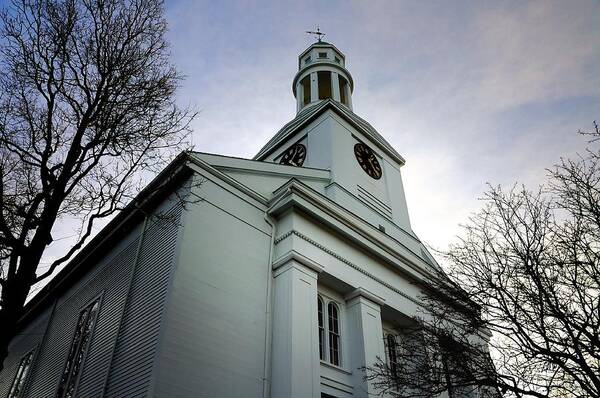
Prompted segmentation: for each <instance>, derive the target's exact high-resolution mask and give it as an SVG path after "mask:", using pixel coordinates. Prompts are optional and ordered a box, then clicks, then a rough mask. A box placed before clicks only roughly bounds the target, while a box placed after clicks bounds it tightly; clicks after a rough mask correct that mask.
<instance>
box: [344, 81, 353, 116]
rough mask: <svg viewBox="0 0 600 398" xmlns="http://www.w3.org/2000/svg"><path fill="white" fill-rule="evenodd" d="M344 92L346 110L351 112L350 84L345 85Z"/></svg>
mask: <svg viewBox="0 0 600 398" xmlns="http://www.w3.org/2000/svg"><path fill="white" fill-rule="evenodd" d="M345 86H346V87H345V88H344V90H346V98H348V108H350V110H352V90H351V89H350V83H348V84H345Z"/></svg>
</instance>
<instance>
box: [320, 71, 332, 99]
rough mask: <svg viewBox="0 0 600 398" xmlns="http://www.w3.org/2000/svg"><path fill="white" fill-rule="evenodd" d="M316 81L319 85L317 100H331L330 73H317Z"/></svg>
mask: <svg viewBox="0 0 600 398" xmlns="http://www.w3.org/2000/svg"><path fill="white" fill-rule="evenodd" d="M317 80H318V83H319V99H327V98H331V97H332V95H331V94H332V93H331V72H329V71H319V72H317Z"/></svg>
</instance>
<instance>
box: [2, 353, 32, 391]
mask: <svg viewBox="0 0 600 398" xmlns="http://www.w3.org/2000/svg"><path fill="white" fill-rule="evenodd" d="M36 351H37V347H34V348H32V349H31V350H29V351H27V352H26V353H25V354H24V355H22V356H21V359H20V360H19V366H18V367H17V373H16V374H15V376H14V377H13V381H12V383H10V388H9V389H8V395H7V398H20V397H22V396H23V393H24V392H25V389H26V388H27V383H28V382H29V377H30V375H31V368H32V366H33V361H34V359H35V354H36ZM26 358H29V363H27V368H26V369H27V373H25V377H23V370H22V368H21V366H22V365H23V361H24V360H25V359H26ZM17 382H19V383H20V384H21V386H22V388H21V389H20V390H19V391H16V392H15V391H14V388H15V386H16V385H17Z"/></svg>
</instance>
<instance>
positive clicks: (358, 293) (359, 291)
mask: <svg viewBox="0 0 600 398" xmlns="http://www.w3.org/2000/svg"><path fill="white" fill-rule="evenodd" d="M356 297H363V298H365V299H367V300H369V301H372V302H373V303H374V304H376V305H378V306H380V307H383V306H384V305H385V299H384V298H382V297H379V296H378V295H376V294H375V293H371V292H370V291H368V290H367V289H364V288H362V287H358V288H356V289H354V290H353V291H351V292H350V293H348V294H347V295H346V296H344V299H345V300H346V302H349V301H352V299H354V298H356Z"/></svg>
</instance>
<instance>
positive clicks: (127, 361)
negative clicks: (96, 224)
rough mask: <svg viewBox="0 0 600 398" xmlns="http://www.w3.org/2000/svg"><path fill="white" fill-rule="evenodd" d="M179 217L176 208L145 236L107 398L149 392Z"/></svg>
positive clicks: (150, 228)
mask: <svg viewBox="0 0 600 398" xmlns="http://www.w3.org/2000/svg"><path fill="white" fill-rule="evenodd" d="M180 216H181V207H180V206H177V207H175V208H174V209H173V210H172V213H171V214H170V216H169V217H165V218H164V219H161V220H158V221H157V222H156V223H155V224H154V225H152V226H151V227H149V228H148V230H147V231H146V232H145V234H144V241H143V243H142V248H141V251H140V258H139V260H138V264H137V266H136V270H135V276H134V282H133V284H132V286H131V290H130V292H129V297H128V302H127V305H126V308H125V313H124V315H123V316H124V319H123V323H122V325H121V330H120V332H119V336H118V340H117V343H116V347H115V353H114V357H113V362H112V366H111V369H110V374H109V379H108V384H107V389H106V394H105V396H106V397H135V396H145V395H146V394H147V393H148V391H149V387H150V385H151V383H152V369H153V363H154V356H155V353H156V348H157V345H158V338H159V332H160V322H161V318H162V312H163V307H164V302H165V299H166V293H167V290H168V286H169V279H170V273H171V267H172V263H173V257H174V253H175V248H176V244H177V232H178V229H179V227H180V225H179V220H180Z"/></svg>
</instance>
